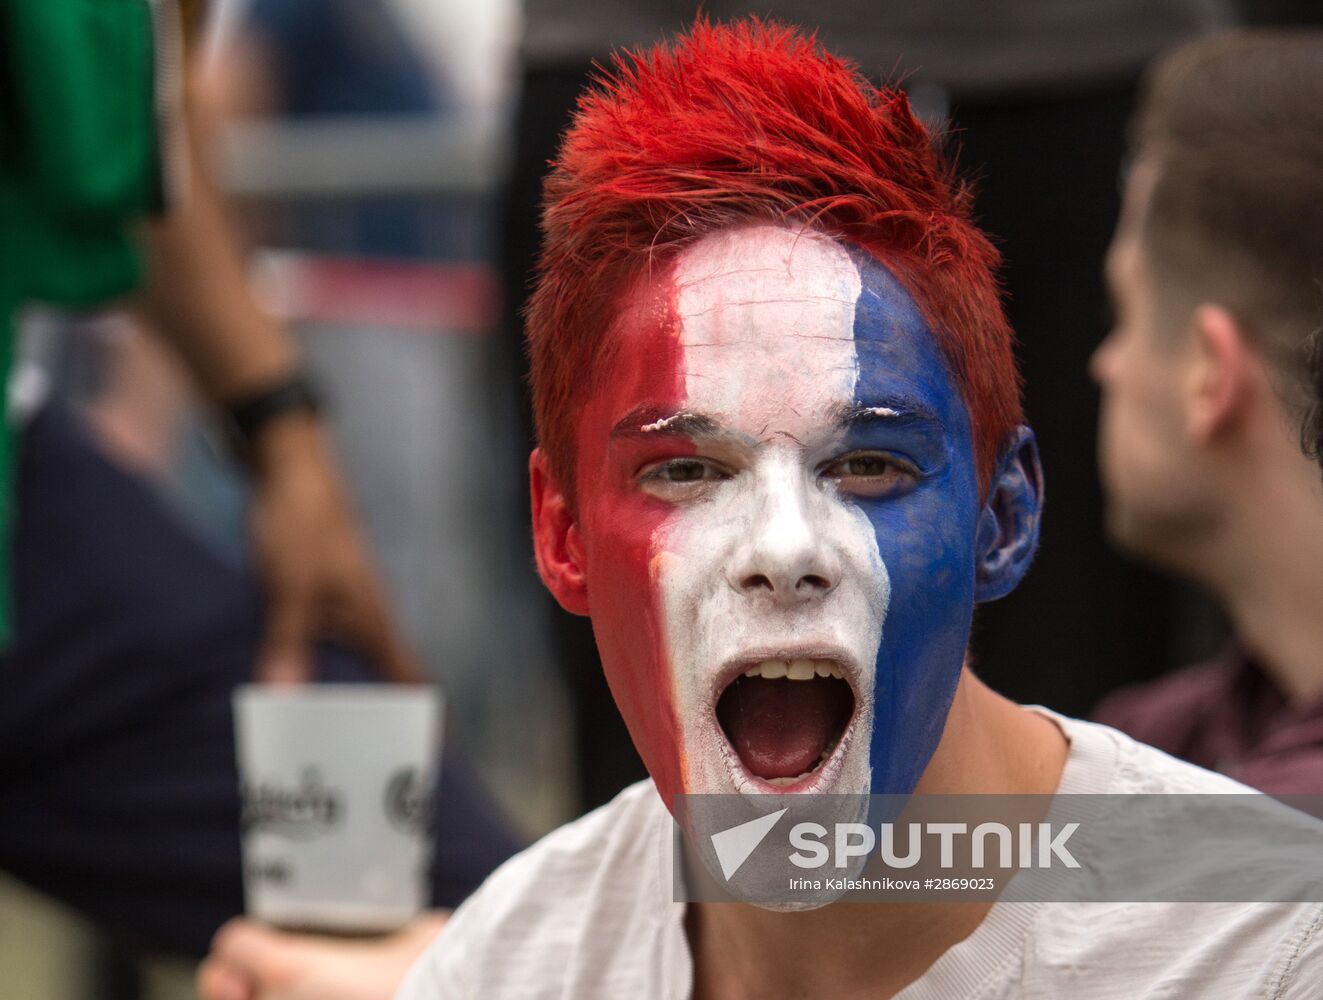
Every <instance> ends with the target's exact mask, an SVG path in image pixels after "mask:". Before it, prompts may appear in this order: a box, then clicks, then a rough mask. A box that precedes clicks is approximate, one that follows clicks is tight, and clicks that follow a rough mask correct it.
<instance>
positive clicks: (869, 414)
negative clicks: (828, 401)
mask: <svg viewBox="0 0 1323 1000" xmlns="http://www.w3.org/2000/svg"><path fill="white" fill-rule="evenodd" d="M834 417H835V422H836V426H838V427H840V428H842V429H847V428H850V427H858V426H860V425H861V424H879V423H893V422H894V423H896V424H932V425H934V426H936V427H942V426H943V424H942V419H941V418H940V417H939V416H938V415H937V414H936V413H935V412H933V410H932V409H931V408H930V407H929V406H927V405H926V404H924V403H920V402H919V401H917V400H913V399H891V400H886V401H884V402H879V403H876V404H866V403H850V404H848V405H845V406H838V407H837V408H836V411H835V413H834Z"/></svg>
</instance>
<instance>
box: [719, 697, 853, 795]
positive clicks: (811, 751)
mask: <svg viewBox="0 0 1323 1000" xmlns="http://www.w3.org/2000/svg"><path fill="white" fill-rule="evenodd" d="M835 686H836V684H835V683H833V682H831V681H829V680H826V679H822V680H813V681H790V680H767V679H765V678H761V677H741V678H740V679H739V680H737V681H736V682H735V683H734V684H732V685H731V686H730V687H729V688H727V689H726V691H725V693H723V694H722V696H721V700H720V701H719V702H718V703H717V718H718V720H719V721H720V722H721V725H722V728H724V729H725V731H726V736H727V737H728V738H729V739H730V742H731V745H732V746H733V747H734V748H735V752H736V753H738V754H739V755H740V760H742V761H743V762H744V766H745V767H747V768H748V769H749V772H750V773H751V774H754V775H757V776H758V777H759V778H793V777H795V776H796V775H800V774H803V773H804V772H806V771H811V770H813V768H815V767H817V766H818V761H819V759H820V758H821V757H822V751H823V750H825V749H826V748H827V742H828V741H829V740H830V739H831V738H832V736H833V735H834V731H835V727H836V722H835V719H836V704H835V703H836V701H837V699H836V698H835V697H834V695H835V692H834V691H833V690H832V689H833V688H834V687H835Z"/></svg>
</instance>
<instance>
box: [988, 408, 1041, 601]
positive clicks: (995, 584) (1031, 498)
mask: <svg viewBox="0 0 1323 1000" xmlns="http://www.w3.org/2000/svg"><path fill="white" fill-rule="evenodd" d="M1042 513H1043V469H1042V466H1041V465H1040V464H1039V462H1038V442H1037V441H1036V440H1035V439H1034V432H1033V431H1031V430H1030V429H1029V428H1028V427H1024V426H1020V427H1017V428H1016V429H1015V430H1014V431H1013V432H1012V433H1011V434H1010V436H1009V437H1008V438H1007V441H1006V447H1005V449H1004V451H1003V453H1002V458H1001V461H1000V462H999V463H998V465H997V470H996V472H995V473H993V476H992V482H991V484H990V485H989V487H988V498H987V500H986V501H985V502H984V505H983V511H982V513H980V514H979V522H978V539H977V543H976V552H975V555H976V557H977V560H978V561H977V563H976V565H975V572H974V600H976V601H995V600H996V599H997V598H999V597H1005V596H1006V595H1007V594H1009V593H1010V592H1011V591H1012V590H1014V589H1015V588H1016V586H1017V585H1018V584H1019V582H1020V581H1021V580H1022V579H1023V578H1024V574H1025V572H1026V571H1027V570H1028V569H1029V563H1031V562H1032V561H1033V558H1034V552H1035V551H1036V550H1037V548H1038V522H1039V520H1040V518H1041V516H1042Z"/></svg>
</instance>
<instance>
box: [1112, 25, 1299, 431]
mask: <svg viewBox="0 0 1323 1000" xmlns="http://www.w3.org/2000/svg"><path fill="white" fill-rule="evenodd" d="M1130 139H1131V152H1132V156H1133V158H1134V159H1136V160H1143V161H1145V162H1147V163H1151V164H1153V166H1154V167H1155V168H1156V169H1155V175H1156V176H1155V180H1154V182H1153V188H1152V192H1151V195H1150V200H1149V202H1148V206H1147V211H1146V213H1145V217H1144V221H1143V231H1142V234H1141V239H1142V243H1143V246H1144V247H1145V250H1146V251H1147V256H1148V258H1149V262H1150V266H1151V267H1152V269H1153V271H1154V273H1155V276H1156V278H1157V279H1158V283H1159V287H1161V288H1163V289H1164V296H1165V295H1170V296H1185V297H1186V301H1185V302H1184V303H1183V304H1184V305H1189V306H1193V305H1196V304H1198V302H1200V301H1214V302H1217V303H1219V304H1221V305H1223V306H1225V307H1226V308H1228V309H1229V310H1231V312H1232V313H1233V314H1234V315H1235V316H1236V318H1237V320H1238V321H1239V322H1240V323H1241V324H1242V325H1243V326H1244V328H1245V329H1246V330H1247V331H1248V332H1249V334H1250V336H1252V337H1254V338H1255V340H1256V343H1257V345H1258V346H1259V348H1260V349H1261V350H1263V351H1264V353H1265V355H1266V356H1267V357H1268V359H1269V360H1270V361H1271V362H1272V363H1273V365H1274V367H1275V369H1276V370H1277V372H1278V374H1279V392H1280V393H1281V395H1282V398H1283V400H1285V401H1286V402H1287V403H1288V405H1291V406H1292V407H1299V408H1302V409H1303V408H1311V409H1312V413H1311V416H1310V418H1309V419H1308V426H1307V427H1306V430H1305V433H1306V439H1307V441H1317V435H1318V433H1319V432H1320V431H1323V427H1320V426H1317V424H1318V403H1319V400H1318V399H1317V398H1316V397H1315V395H1314V393H1313V391H1312V389H1311V379H1312V378H1315V377H1318V375H1323V373H1316V374H1315V375H1310V374H1309V356H1310V353H1311V351H1312V350H1313V347H1314V345H1313V343H1312V342H1311V341H1312V340H1313V339H1315V338H1316V337H1317V336H1318V334H1317V331H1318V330H1319V329H1320V327H1323V32H1319V31H1312V30H1311V31H1292V30H1237V31H1230V32H1226V33H1222V34H1218V35H1212V36H1209V37H1206V38H1202V39H1199V40H1197V41H1194V42H1191V43H1188V44H1186V45H1183V46H1181V47H1180V48H1178V49H1175V50H1174V51H1172V52H1171V53H1169V54H1168V55H1166V56H1164V57H1162V58H1161V59H1159V60H1158V61H1157V62H1156V63H1155V64H1154V65H1153V67H1152V68H1151V69H1150V70H1149V73H1148V75H1147V78H1146V80H1145V85H1144V89H1143V94H1142V97H1141V102H1140V109H1139V112H1138V114H1137V115H1136V117H1135V120H1134V122H1133V124H1132V131H1131V137H1130Z"/></svg>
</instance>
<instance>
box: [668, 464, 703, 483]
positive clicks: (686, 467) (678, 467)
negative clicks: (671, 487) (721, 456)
mask: <svg viewBox="0 0 1323 1000" xmlns="http://www.w3.org/2000/svg"><path fill="white" fill-rule="evenodd" d="M708 471H709V470H708V467H707V466H706V465H704V464H703V463H702V462H692V461H688V462H687V461H683V460H682V461H676V462H667V463H666V464H665V465H663V466H661V467H660V468H658V469H657V476H658V477H659V478H661V479H664V480H666V481H667V482H668V483H697V482H700V481H701V480H703V479H706V478H708V475H707V474H708Z"/></svg>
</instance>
